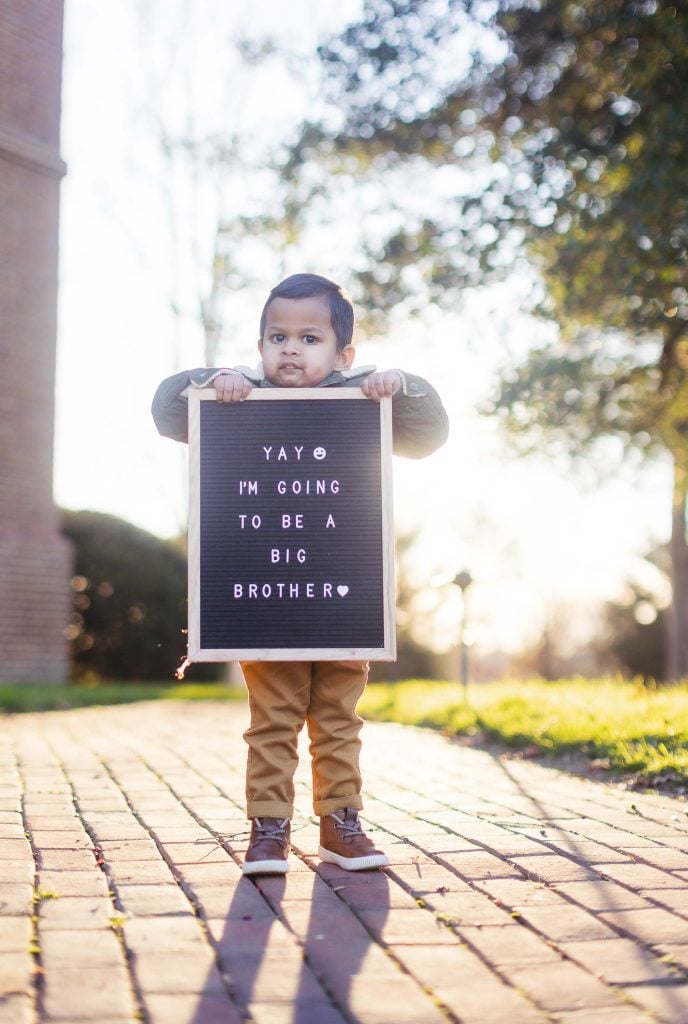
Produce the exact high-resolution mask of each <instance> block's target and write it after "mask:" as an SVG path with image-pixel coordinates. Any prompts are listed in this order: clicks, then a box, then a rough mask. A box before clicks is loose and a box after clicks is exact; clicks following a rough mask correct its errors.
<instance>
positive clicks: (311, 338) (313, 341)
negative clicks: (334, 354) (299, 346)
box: [303, 334, 320, 345]
mask: <svg viewBox="0 0 688 1024" xmlns="http://www.w3.org/2000/svg"><path fill="white" fill-rule="evenodd" d="M303 340H304V341H305V342H306V344H307V345H317V344H318V342H319V341H320V338H316V337H315V335H313V334H306V335H304V339H303Z"/></svg>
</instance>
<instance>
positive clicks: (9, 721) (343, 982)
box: [0, 703, 688, 1024]
mask: <svg viewBox="0 0 688 1024" xmlns="http://www.w3.org/2000/svg"><path fill="white" fill-rule="evenodd" d="M245 724H246V712H245V710H244V708H243V707H242V706H240V705H236V706H235V705H226V704H210V703H204V704H182V703H155V704H139V705H131V706H128V707H120V708H107V709H101V708H98V709H95V708H94V709H85V710H81V711H69V712H59V713H50V714H43V715H22V716H9V717H5V718H4V719H3V727H4V728H3V730H2V739H1V740H0V1024H5V1022H7V1024H10V1022H11V1024H43V1022H52V1021H54V1022H56V1024H57V1022H61V1024H81V1022H83V1024H134V1022H135V1021H141V1020H143V1021H144V1022H147V1024H158V1022H160V1024H162V1022H164V1024H239V1022H242V1021H252V1022H254V1024H442V1022H445V1024H446V1022H449V1021H453V1022H459V1024H505V1022H509V1024H545V1022H550V1024H551V1022H556V1024H642V1022H646V1024H647V1022H651V1021H654V1022H665V1024H685V1022H686V1021H688V885H687V884H686V883H687V882H688V805H687V804H686V803H685V802H682V801H678V800H672V799H670V798H666V797H660V796H656V795H638V794H631V793H627V792H625V791H624V790H623V789H621V788H619V787H611V786H605V785H602V784H599V783H594V782H588V781H583V780H580V779H575V778H573V777H570V776H568V775H566V774H565V773H563V772H557V771H554V770H552V769H548V768H545V767H543V766H541V765H537V764H533V763H529V762H526V761H518V760H507V759H500V758H498V757H495V756H493V755H491V754H490V753H487V752H484V751H479V750H472V749H469V748H466V747H464V746H462V745H460V744H457V743H452V742H451V741H449V740H447V739H445V738H443V737H441V736H439V735H436V734H434V733H429V732H425V731H423V730H419V729H409V728H404V727H401V726H395V725H372V724H369V725H367V726H366V742H365V743H364V768H365V779H366V809H365V811H364V817H365V818H366V821H367V827H369V828H370V829H372V830H375V831H376V833H377V834H376V835H375V839H376V841H378V842H379V844H380V845H381V846H383V848H385V849H386V850H387V851H388V852H389V854H390V858H391V860H392V865H391V867H390V868H389V869H387V870H385V871H383V872H365V873H360V874H356V875H353V874H347V873H346V872H344V871H342V870H340V869H339V868H336V867H334V866H333V865H328V864H321V863H320V862H319V860H318V858H317V855H316V851H317V843H318V831H317V823H316V821H315V819H314V818H313V817H312V816H311V807H310V793H309V769H308V758H307V756H306V754H305V746H304V757H303V758H302V765H301V767H300V769H299V775H298V784H297V793H298V797H297V804H298V807H297V811H298V813H297V816H296V818H295V821H294V830H293V846H294V849H293V852H292V854H291V857H290V864H291V871H290V873H289V874H288V875H287V876H286V877H283V878H280V877H273V878H264V879H262V880H261V879H258V880H250V879H247V878H243V877H242V875H241V870H240V865H241V860H242V857H243V853H244V850H245V848H246V841H247V826H246V822H245V819H244V811H243V772H244V758H245V748H244V744H243V741H242V738H241V733H242V731H243V729H244V728H245Z"/></svg>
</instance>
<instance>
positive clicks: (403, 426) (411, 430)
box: [392, 373, 449, 459]
mask: <svg viewBox="0 0 688 1024" xmlns="http://www.w3.org/2000/svg"><path fill="white" fill-rule="evenodd" d="M403 382H404V383H403V387H402V388H401V390H399V391H397V393H396V395H395V396H394V397H393V399H392V436H393V448H394V453H395V455H405V456H406V457H407V458H409V459H422V458H424V457H425V456H426V455H431V454H432V453H433V452H434V451H436V450H437V449H438V448H440V447H441V446H442V445H443V444H444V442H445V441H446V440H447V437H448V435H449V420H448V417H447V413H446V412H445V409H444V406H443V405H442V400H441V398H440V396H439V395H438V394H437V392H436V391H435V389H434V388H433V386H432V385H431V384H429V383H428V381H426V380H424V379H423V378H422V377H416V376H414V375H413V374H411V373H404V374H403Z"/></svg>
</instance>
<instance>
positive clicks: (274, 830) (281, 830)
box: [253, 818, 289, 846]
mask: <svg viewBox="0 0 688 1024" xmlns="http://www.w3.org/2000/svg"><path fill="white" fill-rule="evenodd" d="M253 820H254V824H255V826H256V830H257V832H258V835H257V836H256V837H255V839H254V840H253V842H254V845H255V844H256V843H262V842H264V841H265V840H266V839H274V841H275V842H276V843H279V844H280V846H286V845H287V823H288V821H289V819H288V818H284V819H283V821H282V823H281V825H273V824H272V823H270V824H269V825H266V824H264V823H263V821H262V820H261V819H260V818H254V819H253Z"/></svg>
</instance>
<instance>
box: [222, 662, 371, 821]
mask: <svg viewBox="0 0 688 1024" xmlns="http://www.w3.org/2000/svg"><path fill="white" fill-rule="evenodd" d="M241 668H242V671H243V673H244V679H245V680H246V687H247V689H248V700H249V708H250V711H251V724H250V726H249V728H248V729H247V730H246V732H245V733H244V739H245V740H246V742H247V743H248V763H247V768H246V801H247V814H248V817H249V818H257V817H258V818H259V817H270V818H291V817H292V816H293V813H294V772H295V771H296V766H297V764H298V754H297V743H298V736H299V733H300V732H301V729H302V728H303V724H304V722H305V723H306V725H307V727H308V735H309V738H310V752H311V759H312V761H311V767H312V772H313V809H314V811H315V813H316V814H317V815H319V816H322V815H323V814H329V813H330V812H331V811H336V810H339V809H340V808H342V807H354V808H356V809H357V810H360V809H361V807H362V806H363V804H362V801H361V774H360V771H359V766H358V762H359V753H360V749H361V741H360V739H359V735H358V734H359V732H360V730H361V725H362V720H361V719H360V718H359V716H358V715H357V714H356V704H357V703H358V700H359V698H360V696H361V694H362V693H363V690H364V689H365V685H366V682H367V679H368V663H367V662H365V661H244V662H242V664H241Z"/></svg>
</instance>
